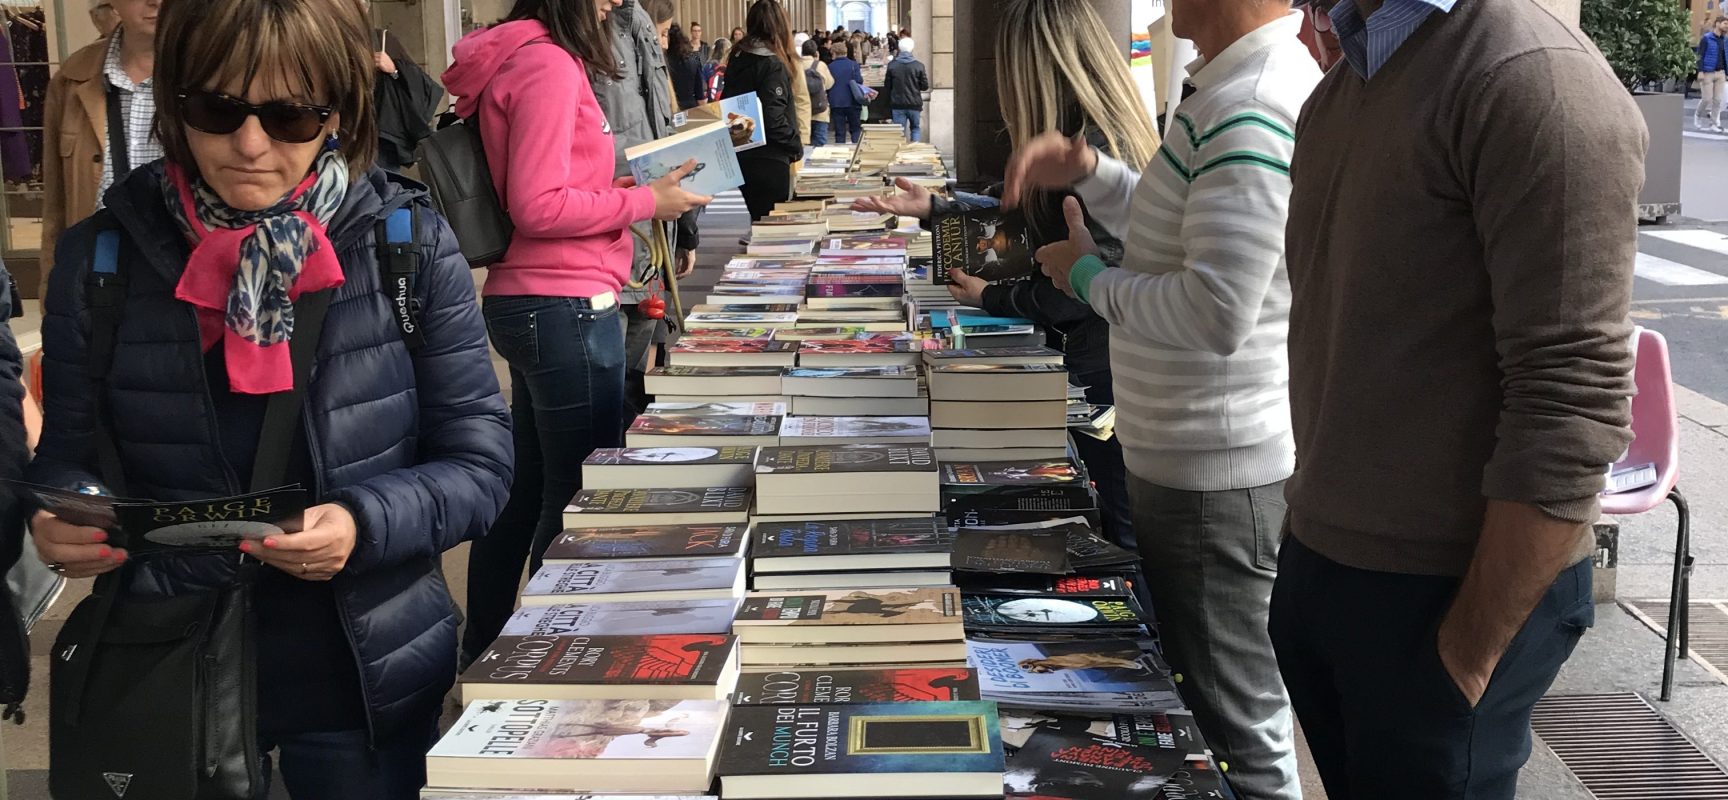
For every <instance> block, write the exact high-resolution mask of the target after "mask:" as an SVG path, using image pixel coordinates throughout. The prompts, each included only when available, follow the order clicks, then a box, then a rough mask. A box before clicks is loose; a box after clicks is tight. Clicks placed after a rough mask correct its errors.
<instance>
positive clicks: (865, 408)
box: [780, 365, 930, 429]
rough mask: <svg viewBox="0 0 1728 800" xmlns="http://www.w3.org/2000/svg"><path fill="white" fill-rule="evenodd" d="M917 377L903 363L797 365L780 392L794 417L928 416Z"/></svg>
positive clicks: (927, 402)
mask: <svg viewBox="0 0 1728 800" xmlns="http://www.w3.org/2000/svg"><path fill="white" fill-rule="evenodd" d="M920 377H921V376H920V374H919V371H918V368H917V367H916V366H905V365H894V366H876V367H796V368H793V369H789V370H787V371H786V374H785V376H783V377H782V378H781V380H780V391H781V392H782V393H783V394H785V395H786V396H787V397H788V398H791V410H792V414H793V415H795V416H859V417H876V416H888V417H928V416H929V414H930V398H929V396H928V395H927V394H926V393H925V392H924V388H923V385H922V382H921V381H920ZM925 427H926V429H928V427H929V426H928V425H926V426H925Z"/></svg>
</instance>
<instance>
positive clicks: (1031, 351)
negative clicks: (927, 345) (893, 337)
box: [924, 345, 1062, 363]
mask: <svg viewBox="0 0 1728 800" xmlns="http://www.w3.org/2000/svg"><path fill="white" fill-rule="evenodd" d="M924 357H925V358H926V359H929V360H931V361H936V362H938V363H939V362H943V361H950V362H953V361H963V360H965V359H968V358H1049V359H1053V360H1054V361H1055V363H1061V360H1062V353H1061V351H1059V350H1052V349H1050V348H1048V347H1045V346H1043V345H1022V346H1020V347H970V348H966V349H962V350H926V351H924Z"/></svg>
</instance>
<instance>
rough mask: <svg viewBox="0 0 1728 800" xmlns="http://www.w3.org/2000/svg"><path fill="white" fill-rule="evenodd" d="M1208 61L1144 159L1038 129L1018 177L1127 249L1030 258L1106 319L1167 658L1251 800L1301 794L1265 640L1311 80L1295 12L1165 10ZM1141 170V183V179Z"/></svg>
mask: <svg viewBox="0 0 1728 800" xmlns="http://www.w3.org/2000/svg"><path fill="white" fill-rule="evenodd" d="M1172 14H1173V19H1174V21H1175V24H1176V35H1178V36H1181V37H1183V38H1186V39H1191V40H1193V41H1194V42H1195V44H1196V45H1197V46H1198V48H1199V50H1200V52H1201V53H1202V54H1203V56H1204V57H1205V58H1204V59H1203V60H1202V61H1201V62H1199V63H1197V64H1196V65H1194V66H1191V67H1190V68H1189V69H1190V73H1191V75H1192V77H1193V83H1194V85H1195V87H1196V89H1197V91H1196V92H1195V93H1194V94H1193V96H1191V97H1189V98H1188V99H1187V100H1186V101H1185V102H1183V103H1182V105H1181V106H1180V107H1179V108H1178V109H1177V110H1176V113H1175V115H1174V117H1173V122H1172V124H1171V125H1170V126H1169V136H1168V138H1167V139H1166V141H1165V142H1164V146H1163V147H1162V148H1161V149H1160V150H1159V151H1158V155H1157V157H1156V158H1155V159H1154V160H1153V163H1151V164H1147V165H1128V164H1123V163H1121V162H1119V161H1116V160H1114V159H1111V158H1109V157H1107V156H1104V155H1101V154H1099V153H1098V152H1097V151H1095V150H1093V149H1092V148H1090V147H1087V146H1086V145H1085V143H1084V142H1081V141H1078V140H1074V141H1070V140H1067V139H1064V138H1062V137H1061V136H1059V135H1057V134H1046V135H1045V136H1044V137H1041V138H1040V139H1037V140H1035V141H1033V142H1031V143H1029V144H1028V145H1027V147H1025V148H1023V150H1022V151H1021V152H1019V153H1016V154H1015V157H1014V159H1013V161H1012V163H1011V164H1010V166H1009V170H1008V188H1007V190H1006V191H1005V192H1004V196H1005V197H1019V196H1020V194H1019V191H1018V188H1019V186H1020V185H1022V184H1024V183H1031V184H1032V185H1036V186H1047V187H1051V188H1055V187H1059V186H1061V187H1065V186H1068V185H1073V186H1075V188H1076V190H1077V193H1078V194H1079V196H1080V198H1081V199H1083V200H1084V201H1085V208H1086V210H1088V211H1090V213H1091V214H1092V216H1093V218H1094V219H1096V220H1099V221H1101V222H1102V223H1103V224H1104V226H1105V227H1106V228H1108V229H1110V230H1111V231H1112V232H1115V233H1117V235H1118V236H1119V237H1121V239H1122V240H1123V243H1124V245H1125V246H1126V255H1125V256H1124V258H1123V260H1122V268H1121V269H1106V268H1105V265H1104V263H1103V262H1102V261H1101V260H1099V259H1098V258H1097V257H1096V256H1095V255H1093V254H1092V250H1093V248H1092V243H1091V241H1090V240H1089V238H1088V237H1087V235H1086V232H1085V231H1086V226H1085V225H1084V224H1082V222H1081V217H1080V215H1081V205H1080V203H1079V202H1078V201H1076V200H1074V199H1070V200H1069V201H1068V205H1067V208H1066V211H1067V213H1068V215H1069V217H1070V223H1069V229H1070V230H1071V231H1074V232H1075V238H1073V239H1070V240H1069V241H1067V242H1061V243H1057V244H1054V245H1050V246H1048V247H1045V248H1043V249H1041V250H1040V251H1039V252H1038V254H1037V258H1038V261H1039V263H1040V264H1042V265H1043V269H1044V271H1045V272H1046V273H1047V274H1049V275H1050V277H1051V278H1052V279H1053V280H1054V281H1055V282H1056V285H1057V286H1059V287H1064V288H1065V289H1068V290H1069V291H1070V292H1071V293H1072V294H1073V295H1074V296H1076V297H1078V298H1079V299H1081V300H1083V301H1085V302H1087V303H1089V304H1091V305H1092V307H1093V308H1095V309H1097V311H1098V313H1099V314H1100V315H1101V316H1103V317H1104V319H1105V320H1107V321H1108V322H1109V323H1110V361H1111V368H1112V370H1113V371H1114V373H1115V389H1116V402H1117V408H1118V413H1117V423H1116V430H1117V432H1118V434H1119V435H1120V436H1121V437H1122V447H1123V454H1124V457H1125V460H1126V462H1127V465H1128V470H1129V472H1130V473H1131V474H1130V479H1129V493H1130V496H1131V498H1132V501H1133V506H1134V523H1135V533H1136V535H1137V536H1138V537H1139V541H1140V553H1141V558H1142V561H1143V565H1144V569H1145V572H1146V577H1147V579H1148V580H1147V583H1148V588H1149V589H1150V592H1151V596H1152V601H1153V605H1154V607H1155V610H1156V612H1157V616H1158V619H1159V622H1160V626H1159V633H1160V636H1161V638H1162V641H1163V643H1164V648H1165V655H1166V656H1167V657H1168V659H1169V661H1170V663H1171V665H1172V666H1173V667H1174V668H1175V669H1177V670H1178V671H1179V672H1181V673H1182V674H1183V676H1184V678H1185V683H1184V684H1183V695H1184V699H1185V700H1187V701H1188V704H1189V705H1190V706H1191V707H1192V708H1193V710H1194V714H1195V718H1196V721H1198V722H1199V724H1200V728H1201V732H1202V733H1203V734H1204V735H1205V736H1206V739H1207V741H1208V743H1209V744H1210V745H1211V746H1212V747H1213V749H1214V750H1215V751H1216V752H1218V754H1219V757H1220V759H1221V760H1223V761H1225V762H1227V763H1228V764H1229V765H1230V771H1229V779H1230V783H1231V785H1232V786H1233V787H1234V788H1235V790H1236V794H1237V796H1238V797H1241V798H1244V800H1272V799H1273V798H1277V799H1279V800H1283V799H1284V798H1297V797H1299V796H1300V794H1301V788H1300V785H1299V784H1298V782H1297V776H1296V760H1295V756H1294V752H1293V742H1292V735H1293V734H1292V730H1291V728H1292V725H1291V713H1290V706H1289V702H1288V700H1287V699H1286V698H1285V693H1284V685H1283V682H1282V680H1281V679H1280V677H1279V674H1278V666H1277V662H1276V659H1275V658H1274V656H1273V651H1272V643H1271V640H1270V639H1269V637H1268V636H1267V632H1266V623H1267V605H1268V601H1269V598H1270V595H1271V591H1272V583H1273V579H1274V578H1275V576H1276V567H1277V562H1278V545H1279V531H1280V524H1281V522H1282V520H1283V517H1284V489H1283V484H1284V480H1285V479H1286V478H1288V477H1289V476H1290V474H1291V471H1292V470H1293V469H1294V466H1295V446H1294V444H1293V443H1292V439H1291V432H1290V405H1289V397H1288V394H1287V380H1288V379H1287V373H1288V368H1287V361H1286V355H1285V340H1286V338H1287V335H1288V332H1289V308H1290V284H1289V279H1288V277H1287V275H1286V273H1285V268H1284V225H1285V218H1286V213H1287V209H1288V204H1289V197H1290V155H1291V152H1292V150H1293V149H1294V139H1295V136H1294V134H1293V131H1294V130H1295V127H1296V117H1297V115H1298V114H1299V112H1300V111H1301V108H1302V103H1303V101H1304V100H1306V99H1307V97H1308V94H1309V92H1310V91H1311V90H1312V89H1313V88H1314V86H1315V84H1316V83H1318V82H1319V80H1320V77H1321V76H1320V70H1319V68H1318V67H1317V66H1316V65H1315V63H1314V59H1313V57H1312V56H1310V55H1309V54H1308V51H1307V49H1306V48H1305V47H1304V46H1303V44H1302V41H1301V38H1300V33H1301V26H1302V18H1301V16H1300V15H1297V14H1293V13H1291V11H1290V4H1289V2H1288V0H1177V1H1176V3H1175V8H1174V9H1173V11H1172ZM1139 166H1144V168H1145V172H1144V175H1141V174H1137V173H1136V172H1135V168H1136V167H1139Z"/></svg>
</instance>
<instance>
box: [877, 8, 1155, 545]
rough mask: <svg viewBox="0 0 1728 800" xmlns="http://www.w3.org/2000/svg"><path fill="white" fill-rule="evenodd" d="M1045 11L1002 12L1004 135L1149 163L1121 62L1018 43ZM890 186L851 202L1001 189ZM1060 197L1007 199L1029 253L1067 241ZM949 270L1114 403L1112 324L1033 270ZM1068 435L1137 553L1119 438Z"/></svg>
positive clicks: (1144, 122)
mask: <svg viewBox="0 0 1728 800" xmlns="http://www.w3.org/2000/svg"><path fill="white" fill-rule="evenodd" d="M1044 8H1045V6H1044V4H1042V3H1031V2H1020V1H1017V2H1013V3H1009V4H1008V6H1007V7H1006V8H1005V9H1003V11H1002V12H1001V13H1002V22H1001V24H1002V31H1001V34H1002V35H1001V36H1000V37H999V38H998V39H997V47H996V87H997V91H998V92H999V94H998V95H997V100H998V103H999V104H1000V106H1001V110H1002V118H1003V119H1004V120H1005V121H1006V122H1007V126H1008V134H1009V138H1010V139H1011V140H1012V141H1013V142H1014V144H1015V145H1016V146H1018V145H1020V144H1021V143H1024V142H1026V141H1029V140H1031V139H1032V138H1034V137H1036V136H1038V135H1039V134H1041V133H1043V132H1045V131H1048V130H1059V131H1061V132H1063V133H1064V134H1065V135H1067V136H1080V135H1084V136H1085V137H1086V139H1087V141H1089V142H1091V144H1092V146H1094V147H1097V148H1098V149H1099V150H1100V151H1102V152H1105V153H1110V154H1111V155H1113V156H1114V157H1116V158H1120V159H1122V160H1124V161H1126V162H1128V163H1130V164H1141V165H1144V164H1147V163H1150V161H1151V159H1152V156H1153V154H1154V153H1156V152H1157V148H1158V135H1157V134H1156V133H1155V132H1154V131H1153V128H1152V123H1151V120H1150V119H1149V118H1148V116H1147V114H1146V109H1145V107H1144V106H1142V105H1141V103H1140V97H1139V94H1138V93H1135V92H1133V91H1124V90H1123V87H1131V85H1132V84H1131V83H1129V82H1128V69H1127V65H1126V64H1118V63H1116V62H1115V61H1110V62H1108V63H1104V62H1103V61H1102V59H1099V62H1100V63H1090V61H1091V60H1092V59H1091V58H1090V53H1091V49H1089V48H1079V49H1078V50H1079V51H1080V55H1079V56H1077V57H1076V56H1074V55H1073V54H1072V53H1069V54H1063V53H1052V52H1045V51H1044V50H1042V49H1040V48H1027V47H1022V46H1018V43H1020V42H1024V41H1027V40H1029V38H1030V33H1029V32H1028V31H1029V30H1030V29H1032V28H1036V27H1038V26H1037V23H1038V22H1039V21H1040V19H1039V18H1040V15H1041V14H1043V13H1044ZM905 45H906V40H905V39H902V40H901V48H902V49H901V57H902V58H905V57H907V53H908V51H907V50H906V49H905ZM914 63H916V62H914ZM890 83H892V81H890ZM1037 98H1050V99H1052V100H1053V102H1052V103H1051V104H1050V106H1054V107H1055V108H1058V109H1061V111H1060V113H1058V114H1056V115H1055V116H1051V115H1050V114H1049V113H1048V111H1047V108H1048V106H1046V105H1045V104H1044V103H1041V102H1032V101H1033V100H1034V99H1037ZM896 113H898V112H896ZM897 185H898V186H899V187H900V193H899V194H897V195H895V196H894V197H891V198H865V199H862V200H859V201H858V202H857V203H855V204H854V205H853V208H855V209H857V210H860V211H874V212H889V213H894V214H899V215H902V216H910V217H918V218H920V219H923V220H929V219H930V217H931V216H932V215H933V214H941V213H947V212H952V211H961V210H965V209H967V208H970V207H976V206H982V205H996V204H997V197H999V196H1000V187H992V188H991V189H988V190H986V193H985V195H965V194H961V195H959V196H958V197H957V199H955V200H944V199H940V198H935V197H933V196H932V195H931V194H930V192H929V191H928V190H926V189H924V188H922V187H920V186H918V185H916V184H914V183H912V182H910V181H907V180H906V179H904V178H901V179H900V180H899V181H898V182H897ZM1067 196H1068V195H1067V194H1066V193H1061V192H1045V191H1031V192H1027V193H1026V195H1025V196H1022V197H1017V198H1007V200H1009V201H1010V202H1007V203H1005V204H1006V205H1010V206H1019V207H1020V209H1021V212H1022V213H1023V215H1024V218H1025V220H1026V225H1027V238H1028V240H1029V244H1030V245H1031V247H1032V249H1033V250H1034V251H1036V250H1037V249H1038V248H1039V247H1042V246H1043V245H1045V244H1047V243H1052V242H1060V241H1066V240H1067V239H1068V223H1067V220H1066V219H1065V218H1064V215H1063V213H1062V201H1063V200H1064V199H1065V198H1066V197H1067ZM1086 228H1087V230H1088V231H1089V232H1091V234H1092V237H1093V239H1094V240H1095V241H1096V242H1097V244H1098V248H1099V255H1100V257H1101V258H1103V260H1104V262H1105V263H1106V264H1109V265H1111V266H1116V265H1117V264H1119V263H1121V259H1122V243H1121V242H1120V241H1118V240H1116V238H1115V237H1113V236H1111V235H1110V234H1109V233H1108V232H1107V231H1106V230H1105V229H1104V227H1103V226H1102V225H1100V224H1098V223H1097V222H1096V221H1094V220H1093V219H1092V218H1091V217H1087V219H1086ZM949 274H950V276H951V279H952V280H953V281H954V284H953V285H950V286H949V287H948V291H949V293H951V294H952V295H953V296H954V298H955V299H956V300H958V301H960V302H961V303H965V304H967V305H970V306H975V307H978V308H982V309H984V311H985V312H987V313H989V314H991V315H994V316H1007V317H1024V318H1026V319H1030V320H1032V321H1034V322H1036V323H1038V324H1040V325H1043V326H1044V327H1045V328H1046V329H1047V330H1048V331H1049V333H1050V337H1051V339H1052V340H1053V341H1052V345H1053V346H1055V347H1057V348H1058V349H1060V350H1062V352H1063V361H1064V362H1065V364H1066V365H1067V367H1068V373H1069V376H1070V380H1072V381H1073V382H1074V383H1076V384H1078V385H1082V386H1085V387H1086V400H1087V402H1089V403H1093V404H1096V405H1113V404H1114V403H1115V390H1114V387H1113V386H1112V383H1111V382H1112V376H1111V373H1110V325H1109V323H1107V322H1105V321H1104V318H1103V317H1100V316H1098V313H1097V312H1095V311H1093V310H1092V307H1091V306H1088V305H1086V304H1085V303H1082V302H1080V301H1078V300H1075V299H1074V298H1072V297H1069V296H1068V295H1067V294H1064V293H1063V292H1062V290H1060V289H1057V288H1056V285H1055V284H1054V283H1052V282H1051V281H1050V279H1049V278H1048V277H1046V276H1045V275H1044V274H1043V273H1041V272H1039V271H1036V270H1034V271H1033V272H1032V274H1031V276H1030V277H1028V278H1027V279H1025V280H1021V281H1009V282H1003V283H996V284H986V283H985V282H984V281H983V280H982V279H979V278H975V277H972V276H970V275H966V274H964V273H953V272H951V273H949ZM1074 442H1075V447H1076V449H1077V450H1079V455H1080V460H1081V461H1083V462H1084V463H1085V465H1086V470H1087V472H1089V473H1090V474H1091V476H1092V479H1093V481H1094V482H1096V483H1097V486H1098V499H1099V504H1100V506H1101V510H1102V511H1103V515H1102V516H1103V523H1104V532H1105V535H1106V536H1109V537H1110V538H1111V539H1112V540H1113V541H1115V542H1116V543H1118V544H1120V545H1122V546H1123V547H1125V548H1127V549H1128V550H1129V552H1134V550H1135V542H1134V531H1133V522H1132V516H1131V512H1130V511H1129V508H1128V487H1127V468H1126V467H1125V466H1124V465H1123V463H1122V447H1121V444H1120V443H1118V442H1117V441H1116V440H1115V439H1114V438H1112V439H1109V440H1106V441H1099V440H1097V439H1094V438H1092V437H1090V436H1085V435H1077V436H1075V437H1074Z"/></svg>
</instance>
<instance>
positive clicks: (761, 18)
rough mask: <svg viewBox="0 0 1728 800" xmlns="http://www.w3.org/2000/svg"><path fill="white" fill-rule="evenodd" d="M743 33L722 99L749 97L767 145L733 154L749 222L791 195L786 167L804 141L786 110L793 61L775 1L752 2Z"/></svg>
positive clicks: (788, 32) (787, 29) (786, 24)
mask: <svg viewBox="0 0 1728 800" xmlns="http://www.w3.org/2000/svg"><path fill="white" fill-rule="evenodd" d="M745 24H746V25H747V26H748V27H749V33H748V34H746V35H745V37H744V41H743V42H741V43H739V45H738V46H737V48H736V49H734V50H733V51H732V60H731V62H730V63H729V64H728V65H727V67H726V93H725V95H724V96H725V97H737V96H738V95H741V94H748V93H750V92H755V93H756V97H757V98H758V99H760V100H761V101H762V121H763V126H764V127H765V128H767V131H766V138H767V140H768V143H767V145H765V146H763V147H758V148H756V149H754V150H746V151H744V152H742V153H739V154H738V166H739V167H740V168H741V169H742V170H743V172H744V187H743V188H742V189H741V190H740V191H741V193H742V194H743V195H744V204H745V205H746V206H747V207H749V209H750V220H751V221H752V222H754V221H756V220H759V219H761V218H763V217H765V216H767V215H768V212H769V211H771V210H773V208H774V204H775V203H780V202H783V201H785V200H787V199H789V198H790V197H791V196H792V162H794V161H799V160H801V159H803V157H804V142H803V138H802V137H801V136H800V135H799V132H798V123H797V121H796V116H795V114H794V112H793V108H792V81H793V79H794V78H795V77H796V79H798V80H803V76H802V75H801V74H800V73H799V67H800V63H799V59H798V56H797V55H796V54H795V53H793V51H792V24H791V22H790V21H789V20H788V19H787V17H786V9H785V7H783V6H781V5H780V3H779V0H756V2H754V3H752V4H751V5H750V13H749V14H748V15H747V16H746V17H745Z"/></svg>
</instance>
